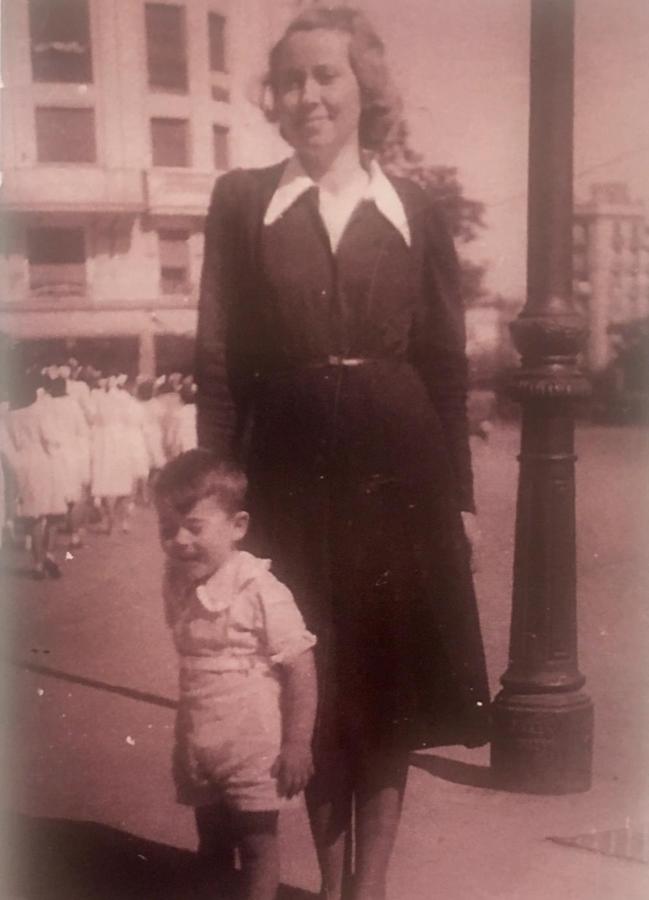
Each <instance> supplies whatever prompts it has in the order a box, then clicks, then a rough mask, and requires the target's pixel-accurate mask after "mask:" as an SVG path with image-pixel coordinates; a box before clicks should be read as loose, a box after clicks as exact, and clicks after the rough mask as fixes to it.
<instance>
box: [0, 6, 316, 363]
mask: <svg viewBox="0 0 649 900" xmlns="http://www.w3.org/2000/svg"><path fill="white" fill-rule="evenodd" d="M298 5H299V4H296V3H294V2H288V0H287V2H282V0H270V2H269V0H173V2H171V0H157V2H147V0H11V2H10V3H5V4H3V23H2V24H3V28H2V33H3V44H4V46H3V80H4V85H5V88H4V91H3V97H2V126H3V127H2V188H1V194H0V197H1V202H2V205H3V209H4V215H5V228H4V229H3V231H4V246H3V251H2V256H1V258H0V332H2V333H4V334H6V335H8V336H9V337H10V339H12V340H14V341H18V342H22V343H24V345H25V346H26V347H27V348H28V349H29V351H30V353H31V354H32V355H36V357H38V356H41V357H42V356H48V355H49V356H50V357H51V356H53V355H55V356H57V357H59V356H61V355H63V354H65V355H67V356H69V355H74V356H76V357H77V358H80V359H81V360H82V361H84V359H83V358H84V357H95V358H96V359H98V361H99V362H100V363H101V364H102V365H103V366H104V367H108V366H111V367H112V366H113V365H117V366H118V367H120V368H124V367H128V368H129V369H130V370H131V371H135V370H138V369H139V371H140V372H142V373H145V374H149V375H151V374H154V373H155V372H156V371H157V370H160V369H161V368H174V367H177V366H178V365H179V364H180V357H184V358H185V362H186V360H187V356H188V354H190V353H191V336H192V335H193V333H194V329H195V324H196V298H197V284H198V279H199V273H200V266H201V258H202V227H203V220H204V216H205V212H206V209H207V204H208V201H209V197H210V193H211V189H212V185H213V183H214V180H215V177H216V176H217V175H218V174H219V173H220V172H222V171H224V170H226V169H228V168H230V167H232V166H248V165H262V164H266V163H268V162H272V161H274V160H275V159H279V158H281V157H282V155H284V154H285V152H286V150H285V147H284V145H283V144H282V142H281V140H280V139H279V138H278V137H277V136H276V135H275V133H274V130H273V129H272V128H271V126H269V125H268V124H267V123H266V122H265V120H264V117H263V115H262V114H261V111H260V109H259V105H258V96H259V90H260V86H261V77H262V75H263V71H264V64H265V58H266V53H267V51H268V48H269V45H270V43H271V41H272V40H273V39H274V38H275V37H276V36H277V35H278V34H279V33H280V30H281V28H282V27H283V25H284V24H285V22H286V20H287V18H288V17H289V16H290V15H291V14H292V13H293V12H295V8H296V6H298ZM88 361H91V360H90V359H88Z"/></svg>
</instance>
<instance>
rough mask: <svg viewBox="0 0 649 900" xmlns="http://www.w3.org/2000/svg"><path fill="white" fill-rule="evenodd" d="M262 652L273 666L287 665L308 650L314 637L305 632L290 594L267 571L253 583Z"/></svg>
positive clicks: (314, 640)
mask: <svg viewBox="0 0 649 900" xmlns="http://www.w3.org/2000/svg"><path fill="white" fill-rule="evenodd" d="M257 596H258V599H259V604H260V607H261V613H262V617H263V629H264V642H265V646H266V652H267V653H268V656H269V657H270V660H271V662H272V663H273V664H276V665H278V664H282V663H289V662H290V661H291V660H293V659H295V657H297V656H299V655H300V654H301V653H304V651H305V650H310V649H311V647H313V646H314V644H315V643H316V638H315V635H313V634H311V632H310V631H308V630H307V628H306V626H305V624H304V619H303V618H302V614H301V613H300V611H299V609H298V608H297V605H296V603H295V600H294V598H293V594H292V593H291V591H290V590H289V589H288V588H287V587H286V585H284V584H282V583H281V581H278V580H277V578H275V576H274V575H272V574H271V573H270V572H268V573H265V575H264V577H262V578H259V579H258V581H257Z"/></svg>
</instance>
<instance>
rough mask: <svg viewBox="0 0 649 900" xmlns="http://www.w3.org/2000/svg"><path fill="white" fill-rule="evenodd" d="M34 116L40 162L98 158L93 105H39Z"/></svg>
mask: <svg viewBox="0 0 649 900" xmlns="http://www.w3.org/2000/svg"><path fill="white" fill-rule="evenodd" d="M35 117H36V151H37V155H38V161H39V162H43V163H46V162H62V163H84V162H86V163H92V162H95V161H96V159H97V148H96V145H95V112H94V110H93V109H88V108H75V107H53V106H39V107H37V108H36V110H35Z"/></svg>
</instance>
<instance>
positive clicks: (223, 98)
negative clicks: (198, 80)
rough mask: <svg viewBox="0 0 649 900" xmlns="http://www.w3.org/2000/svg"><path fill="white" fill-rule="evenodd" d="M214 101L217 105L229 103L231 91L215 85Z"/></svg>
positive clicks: (213, 90)
mask: <svg viewBox="0 0 649 900" xmlns="http://www.w3.org/2000/svg"><path fill="white" fill-rule="evenodd" d="M212 100H216V102H217V103H229V102H230V91H229V90H228V89H227V88H224V87H221V85H220V84H213V85H212Z"/></svg>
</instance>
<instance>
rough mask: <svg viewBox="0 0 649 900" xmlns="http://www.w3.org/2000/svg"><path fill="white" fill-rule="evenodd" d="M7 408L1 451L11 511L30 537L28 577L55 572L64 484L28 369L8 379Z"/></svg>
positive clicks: (53, 435) (50, 424)
mask: <svg viewBox="0 0 649 900" xmlns="http://www.w3.org/2000/svg"><path fill="white" fill-rule="evenodd" d="M9 403H10V408H9V412H8V413H7V417H6V421H5V428H4V429H3V433H2V447H1V448H0V449H1V452H2V455H3V456H4V458H5V462H6V464H7V466H8V468H9V470H10V471H11V473H12V476H13V481H14V483H15V493H16V499H15V510H14V512H15V517H16V518H17V519H19V520H23V522H24V524H25V528H26V531H27V534H28V535H29V537H30V538H31V552H32V558H33V562H34V565H33V569H32V571H31V575H32V577H33V578H34V579H36V580H38V581H42V580H43V579H44V578H45V576H46V575H49V576H50V577H51V578H60V577H61V570H60V568H59V566H58V564H57V562H56V560H55V558H54V547H55V541H56V523H57V520H58V519H60V518H61V517H63V516H64V515H65V513H66V497H65V493H64V485H63V484H62V479H61V478H60V477H59V475H60V473H59V471H58V469H57V465H56V458H55V452H56V447H57V437H58V436H57V432H56V427H55V423H54V421H53V418H52V415H51V413H50V411H49V410H48V408H47V404H46V402H45V401H44V400H43V397H40V398H39V397H38V394H37V378H36V376H34V375H33V374H29V373H28V374H25V375H24V376H22V377H16V378H15V379H14V380H13V381H12V383H11V384H10V396H9Z"/></svg>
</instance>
